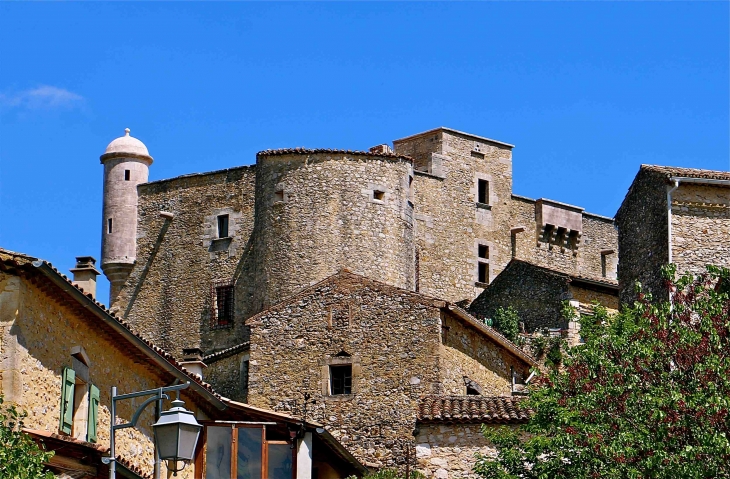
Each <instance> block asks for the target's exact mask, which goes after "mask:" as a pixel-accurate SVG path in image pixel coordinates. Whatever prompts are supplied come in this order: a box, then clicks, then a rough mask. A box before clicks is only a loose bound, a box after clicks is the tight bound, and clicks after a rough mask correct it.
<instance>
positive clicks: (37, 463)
mask: <svg viewBox="0 0 730 479" xmlns="http://www.w3.org/2000/svg"><path fill="white" fill-rule="evenodd" d="M27 415H28V414H27V413H26V412H18V410H17V409H16V408H15V406H13V405H7V404H3V397H2V396H0V478H7V479H10V478H12V479H53V474H51V473H50V472H48V471H46V470H45V467H44V465H43V463H44V462H47V461H48V460H49V459H50V458H51V457H52V456H53V452H47V451H45V450H43V449H41V448H40V447H39V446H38V445H37V444H36V443H35V441H33V439H32V438H31V437H30V436H28V435H27V434H25V433H24V432H23V431H22V429H23V419H24V418H25V417H26V416H27Z"/></svg>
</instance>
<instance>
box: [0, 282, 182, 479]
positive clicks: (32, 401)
mask: <svg viewBox="0 0 730 479" xmlns="http://www.w3.org/2000/svg"><path fill="white" fill-rule="evenodd" d="M0 299H2V301H1V303H2V308H0V328H1V329H0V334H1V335H0V339H2V341H1V342H0V358H1V360H2V363H0V376H1V377H2V381H1V382H0V386H1V387H0V394H3V395H4V396H5V399H6V400H8V401H11V402H14V403H16V404H19V406H20V407H21V408H22V409H24V410H26V411H27V412H28V414H29V415H28V418H27V419H26V421H25V423H26V424H25V425H26V427H28V428H30V429H40V430H44V431H50V432H53V433H58V432H59V431H58V427H59V417H60V397H61V375H62V370H63V368H64V367H72V356H71V348H73V347H75V346H81V347H83V349H84V350H85V352H86V354H87V355H88V357H89V360H90V365H89V368H88V379H89V382H90V383H92V384H94V385H95V386H97V387H98V388H99V391H100V404H99V418H98V423H97V424H98V425H97V434H98V444H101V445H104V446H108V445H109V427H110V424H109V421H110V415H109V405H110V390H111V387H112V386H117V388H118V394H125V393H129V392H134V391H143V390H147V389H153V388H156V387H160V386H161V385H163V384H166V382H165V381H168V380H169V379H165V378H162V377H160V376H158V375H156V374H154V373H152V372H150V371H149V370H148V369H147V368H145V367H144V366H143V365H142V364H138V363H135V362H134V361H133V360H132V359H131V358H130V357H129V354H128V351H125V349H124V348H123V347H122V346H120V344H118V343H117V342H115V341H113V340H110V339H107V338H103V337H102V336H101V335H100V334H99V332H98V331H97V330H96V329H94V328H91V327H89V321H88V320H82V319H81V318H80V317H79V316H78V315H77V313H76V312H75V311H74V310H72V309H70V308H68V307H66V306H64V305H61V304H59V303H58V302H57V301H56V300H55V299H54V298H52V297H50V296H49V295H48V294H46V293H44V292H43V291H41V290H39V289H38V288H37V287H36V286H34V285H33V284H31V283H30V282H28V281H26V280H23V279H21V278H20V277H18V276H10V275H7V274H4V273H0ZM77 387H80V386H79V385H77ZM182 399H183V400H185V401H186V407H187V408H188V409H190V410H192V411H195V410H196V406H195V404H194V403H193V402H192V401H190V399H189V398H188V397H187V396H186V395H184V394H183V398H182ZM143 400H144V399H137V400H128V401H121V402H119V403H118V410H117V416H118V420H124V421H125V422H126V421H129V420H130V419H131V417H132V414H133V413H134V410H135V409H136V407H137V406H139V405H140V404H141V402H142V401H143ZM165 407H169V403H166V404H165ZM78 416H82V417H78ZM85 419H86V418H85V415H77V417H75V418H74V423H75V425H77V426H80V427H79V429H80V430H75V431H72V435H73V436H74V437H78V438H81V439H82V440H85V437H86V433H85V431H86V429H85V427H84V426H85V424H84V423H85ZM153 422H154V408H152V407H149V408H147V409H145V412H144V413H143V414H142V415H141V417H140V420H139V423H138V425H137V426H136V427H135V428H128V429H123V430H120V431H118V432H117V434H116V440H117V454H118V455H121V456H123V457H124V458H125V459H126V460H128V461H129V462H131V463H132V464H133V465H135V466H137V467H140V468H142V469H143V470H144V471H146V472H148V473H150V474H151V473H152V469H153V464H154V462H153V461H154V460H153V453H154V448H153V443H152V428H151V427H150V426H151V424H152V423H153ZM163 470H164V469H163ZM192 473H193V468H188V469H187V470H186V471H184V472H183V473H182V475H181V476H179V477H181V479H186V478H192Z"/></svg>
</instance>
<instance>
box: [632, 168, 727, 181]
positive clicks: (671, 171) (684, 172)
mask: <svg viewBox="0 0 730 479" xmlns="http://www.w3.org/2000/svg"><path fill="white" fill-rule="evenodd" d="M641 169H642V170H644V171H652V172H655V173H660V174H663V175H666V177H667V178H670V177H672V176H684V177H688V178H705V179H709V180H730V172H728V171H716V170H700V169H697V168H680V167H676V166H659V165H641Z"/></svg>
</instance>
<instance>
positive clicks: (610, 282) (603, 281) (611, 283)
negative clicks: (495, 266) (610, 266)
mask: <svg viewBox="0 0 730 479" xmlns="http://www.w3.org/2000/svg"><path fill="white" fill-rule="evenodd" d="M519 263H522V264H526V265H528V266H531V267H534V268H538V269H541V270H543V271H545V272H546V273H549V274H554V275H557V276H562V277H567V278H569V279H571V280H576V281H588V282H591V283H597V284H600V285H601V286H606V287H608V288H618V281H617V280H615V279H611V278H603V277H599V276H587V275H582V274H573V273H566V272H564V271H560V270H557V269H552V268H548V267H547V266H543V265H540V264H537V263H533V262H532V261H528V260H524V259H518V258H514V259H512V260H510V262H509V263H508V264H507V267H509V266H510V265H512V264H519ZM505 269H506V268H505Z"/></svg>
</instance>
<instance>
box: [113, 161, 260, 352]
mask: <svg viewBox="0 0 730 479" xmlns="http://www.w3.org/2000/svg"><path fill="white" fill-rule="evenodd" d="M254 182H255V173H254V168H253V167H247V166H245V167H238V168H231V169H228V170H222V171H216V172H211V173H205V174H196V175H189V176H182V177H178V178H174V179H171V180H164V181H156V182H152V183H147V184H144V185H140V186H139V188H138V191H139V214H138V223H139V224H138V234H137V262H136V263H135V266H134V270H133V271H132V273H131V274H130V276H129V278H128V280H127V282H126V284H125V286H124V288H123V290H122V292H121V293H120V295H119V299H118V301H117V302H116V303H115V304H114V310H116V311H118V312H119V314H121V315H123V316H124V317H126V319H127V320H128V321H129V322H130V323H131V324H132V325H133V326H134V328H135V330H136V331H138V332H139V333H140V334H142V335H143V336H145V337H146V338H148V339H150V340H151V341H153V342H154V343H155V344H157V345H159V346H160V347H162V348H164V349H166V350H167V351H169V352H171V353H172V354H174V355H175V356H176V357H180V356H181V354H182V349H183V348H193V347H199V348H201V349H202V350H204V351H205V352H206V353H210V352H213V351H215V350H219V349H224V348H226V347H229V346H233V345H235V344H238V343H240V342H242V341H244V340H245V338H246V337H247V334H248V333H247V329H246V327H245V326H244V324H243V321H244V319H245V318H246V317H248V316H250V314H251V313H250V311H251V306H250V305H251V295H252V289H253V284H252V281H251V276H252V274H251V271H252V268H253V262H252V256H251V244H250V239H251V233H252V231H253V222H254V210H253V207H254ZM160 212H167V213H171V214H172V215H173V217H172V218H171V219H170V218H167V217H164V216H161V215H160ZM218 215H228V216H229V226H228V230H229V236H228V237H227V238H218V231H217V228H218V225H217V217H218ZM226 282H231V283H232V284H234V285H235V295H234V300H235V305H236V307H235V317H234V320H233V322H232V324H228V325H222V326H221V325H218V324H216V321H214V318H212V317H211V315H212V309H213V308H214V307H215V306H216V305H215V303H214V296H215V286H216V285H217V284H220V283H226Z"/></svg>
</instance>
